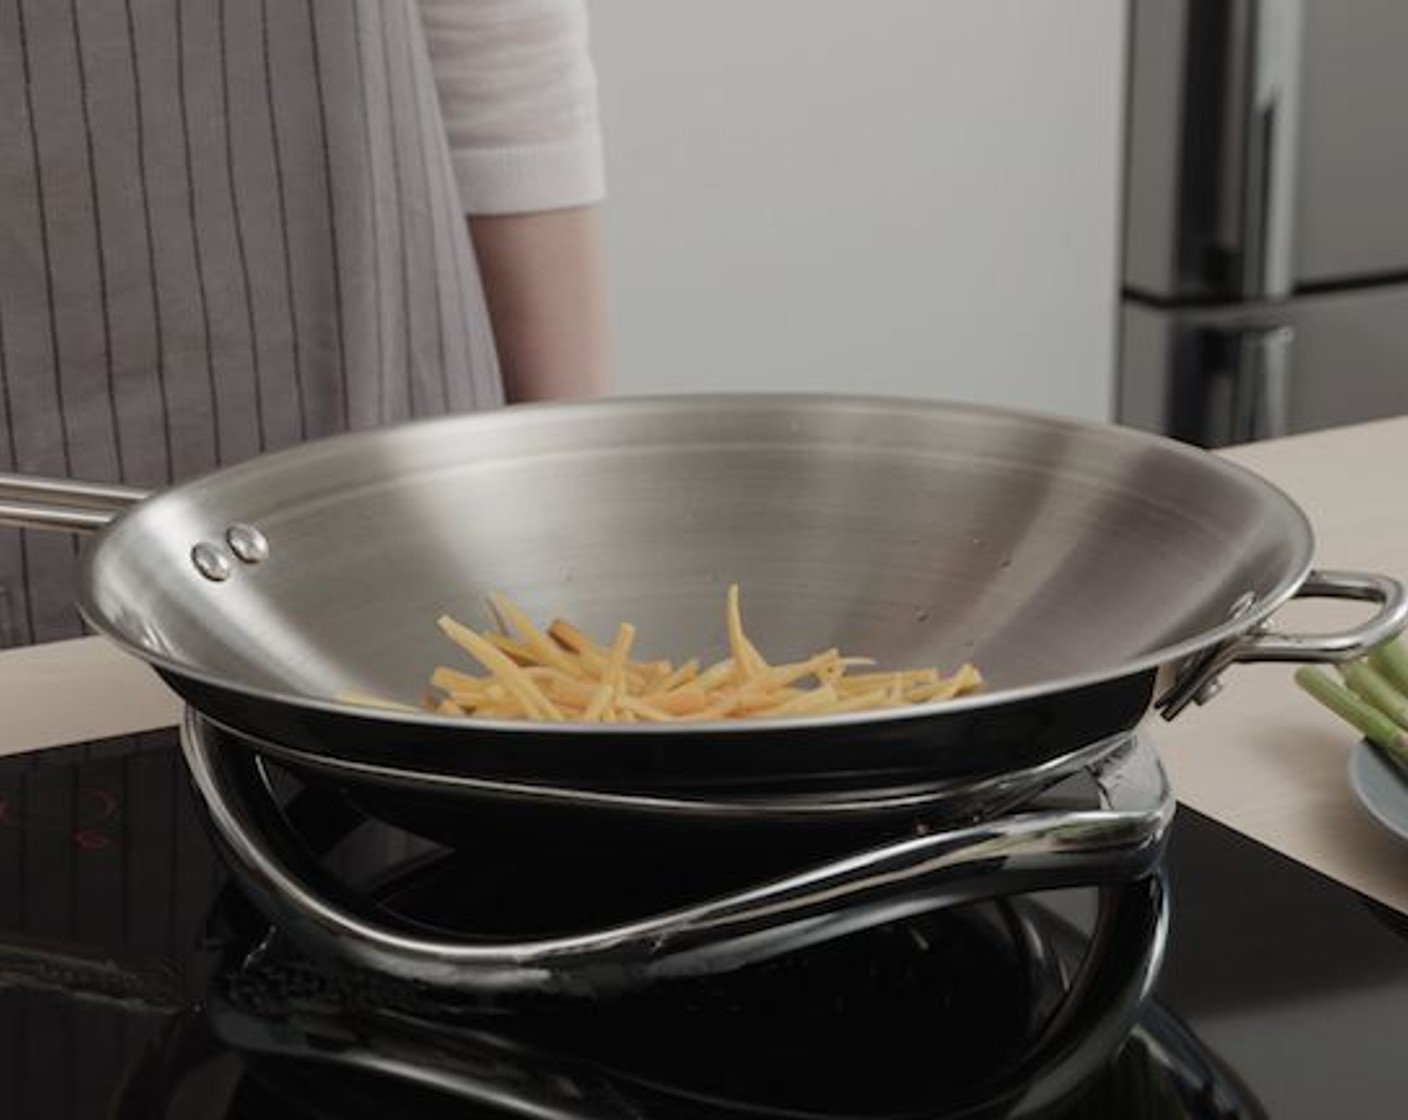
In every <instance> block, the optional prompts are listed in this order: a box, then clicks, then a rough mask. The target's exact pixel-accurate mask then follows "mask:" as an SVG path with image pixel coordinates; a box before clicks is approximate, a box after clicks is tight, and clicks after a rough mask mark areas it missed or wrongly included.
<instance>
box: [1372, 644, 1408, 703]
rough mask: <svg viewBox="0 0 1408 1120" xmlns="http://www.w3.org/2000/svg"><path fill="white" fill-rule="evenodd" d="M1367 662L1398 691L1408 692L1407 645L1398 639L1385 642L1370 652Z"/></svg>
mask: <svg viewBox="0 0 1408 1120" xmlns="http://www.w3.org/2000/svg"><path fill="white" fill-rule="evenodd" d="M1369 664H1370V665H1371V666H1373V668H1374V669H1375V670H1376V671H1377V672H1378V673H1379V674H1380V675H1381V676H1383V677H1385V678H1387V680H1388V682H1389V683H1390V684H1392V685H1393V687H1394V688H1396V689H1398V691H1399V692H1408V646H1405V645H1404V644H1403V642H1402V641H1401V640H1400V639H1397V638H1395V639H1394V640H1393V641H1391V642H1385V643H1384V644H1383V645H1381V646H1379V648H1378V649H1376V650H1374V651H1373V652H1372V653H1370V654H1369Z"/></svg>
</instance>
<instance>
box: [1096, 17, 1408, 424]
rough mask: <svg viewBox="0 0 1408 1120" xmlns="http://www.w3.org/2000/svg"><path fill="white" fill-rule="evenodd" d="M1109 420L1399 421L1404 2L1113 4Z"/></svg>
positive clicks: (1405, 295) (1406, 141)
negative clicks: (1121, 143) (1114, 276)
mask: <svg viewBox="0 0 1408 1120" xmlns="http://www.w3.org/2000/svg"><path fill="white" fill-rule="evenodd" d="M1129 26H1130V55H1129V105H1128V114H1127V127H1128V135H1127V143H1126V169H1125V170H1126V183H1125V237H1124V261H1123V283H1124V295H1123V301H1122V306H1121V332H1120V333H1121V340H1120V366H1119V378H1118V394H1117V405H1116V414H1117V416H1118V418H1119V420H1120V421H1121V422H1123V423H1126V424H1131V425H1133V426H1136V427H1140V428H1145V429H1148V430H1151V431H1159V432H1165V433H1168V434H1171V435H1174V436H1177V437H1178V438H1181V439H1185V440H1189V441H1191V442H1194V443H1198V444H1202V445H1204V446H1210V447H1216V446H1221V445H1223V444H1227V443H1234V442H1241V441H1244V440H1248V439H1255V438H1262V437H1267V436H1274V435H1282V434H1289V433H1294V432H1302V431H1309V430H1313V429H1316V428H1324V427H1330V426H1334V425H1338V424H1346V423H1353V422H1356V421H1361V420H1368V419H1372V418H1376V417H1381V416H1388V415H1397V414H1400V413H1405V412H1408V3H1405V2H1404V0H1131V8H1130V25H1129Z"/></svg>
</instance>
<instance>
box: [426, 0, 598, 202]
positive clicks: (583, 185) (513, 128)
mask: <svg viewBox="0 0 1408 1120" xmlns="http://www.w3.org/2000/svg"><path fill="white" fill-rule="evenodd" d="M419 4H420V11H421V18H422V22H423V25H424V28H425V35H426V42H427V46H428V48H429V51H430V60H431V65H432V68H433V70H434V73H435V85H436V89H437V91H438V92H439V95H440V105H441V110H442V113H443V115H444V119H445V126H446V130H447V131H448V133H449V140H450V153H451V160H452V161H453V165H454V170H455V176H456V179H457V180H458V183H459V190H460V198H461V201H462V203H463V205H464V209H465V212H466V213H468V214H506V213H523V212H528V211H535V210H554V209H560V208H563V207H568V206H581V205H585V204H588V203H592V202H596V201H598V200H599V199H600V198H601V197H602V196H603V194H604V193H605V176H604V172H603V166H602V165H603V160H602V146H601V131H600V124H599V120H598V115H597V96H596V73H595V70H594V69H593V67H592V62H591V56H590V53H589V50H588V38H587V13H586V5H585V0H419Z"/></svg>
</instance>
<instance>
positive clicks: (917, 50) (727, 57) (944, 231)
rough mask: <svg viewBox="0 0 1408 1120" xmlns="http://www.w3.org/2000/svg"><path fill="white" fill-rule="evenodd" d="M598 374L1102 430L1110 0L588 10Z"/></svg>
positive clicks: (648, 2) (1116, 52)
mask: <svg viewBox="0 0 1408 1120" xmlns="http://www.w3.org/2000/svg"><path fill="white" fill-rule="evenodd" d="M590 12H591V18H592V34H593V44H594V53H595V57H596V62H597V67H598V73H599V78H600V82H601V97H602V111H603V116H604V125H605V129H606V142H607V143H606V147H607V161H608V163H607V174H608V183H609V191H610V199H609V202H608V206H607V222H608V250H609V253H610V264H609V269H610V284H611V299H612V316H613V329H614V336H615V337H614V348H615V356H616V377H617V384H618V387H619V389H620V390H621V391H622V392H627V393H640V392H671V391H678V390H701V389H779V390H808V389H818V390H831V391H857V392H860V391H879V392H893V393H900V394H908V395H922V396H940V397H952V398H960V399H965V400H976V401H987V402H993V403H999V404H1007V405H1012V406H1016V407H1023V408H1031V409H1036V410H1040V411H1051V412H1060V413H1065V414H1070V415H1076V416H1083V417H1087V418H1097V419H1103V418H1105V417H1107V416H1108V415H1109V412H1110V401H1111V396H1112V384H1113V371H1114V330H1115V300H1116V294H1117V278H1116V237H1117V226H1118V211H1119V205H1118V185H1119V173H1118V166H1117V165H1118V160H1119V147H1120V127H1121V108H1120V106H1121V99H1122V81H1123V49H1124V3H1123V0H1081V2H1080V3H1072V2H1070V0H592V3H591V6H590Z"/></svg>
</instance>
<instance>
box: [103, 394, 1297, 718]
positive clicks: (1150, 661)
mask: <svg viewBox="0 0 1408 1120" xmlns="http://www.w3.org/2000/svg"><path fill="white" fill-rule="evenodd" d="M743 406H748V407H754V408H756V407H781V406H788V407H805V408H807V409H809V410H811V409H828V408H854V407H856V406H861V407H867V408H872V409H876V410H886V411H892V412H900V411H903V412H908V413H913V412H916V411H918V412H926V413H945V414H950V415H960V416H973V417H980V418H981V417H988V418H994V419H999V420H1007V421H1014V422H1019V423H1027V424H1034V425H1040V426H1042V427H1043V428H1045V429H1047V430H1057V431H1066V432H1072V433H1082V434H1088V435H1103V436H1105V437H1106V438H1114V439H1118V440H1122V441H1125V442H1126V443H1128V444H1131V445H1137V446H1142V447H1147V448H1157V449H1159V450H1161V451H1162V452H1163V453H1166V454H1172V455H1174V456H1176V457H1177V458H1179V459H1182V460H1185V461H1187V462H1191V463H1195V464H1197V467H1196V469H1198V470H1202V471H1207V472H1211V473H1212V474H1214V475H1221V476H1222V477H1224V478H1229V479H1234V480H1236V481H1237V482H1239V483H1240V484H1242V485H1245V486H1249V487H1250V488H1252V489H1253V490H1260V491H1261V492H1262V493H1264V494H1266V495H1267V496H1268V497H1270V498H1271V499H1272V500H1273V501H1275V502H1277V503H1278V504H1279V505H1280V506H1281V507H1282V509H1283V512H1285V513H1286V514H1287V515H1289V521H1290V524H1288V525H1287V530H1288V534H1289V535H1290V536H1292V537H1293V539H1290V540H1288V541H1287V544H1288V546H1289V549H1290V551H1291V552H1292V553H1293V555H1294V557H1295V559H1294V562H1293V563H1290V564H1288V565H1287V573H1286V574H1285V575H1283V576H1282V577H1281V579H1280V580H1279V581H1278V582H1277V583H1276V584H1275V586H1274V587H1273V588H1272V589H1271V590H1270V591H1269V592H1268V593H1267V594H1265V595H1263V596H1261V597H1259V598H1258V599H1257V600H1256V601H1255V602H1254V603H1252V604H1251V605H1250V606H1249V607H1248V608H1247V609H1246V610H1244V611H1243V612H1242V613H1239V614H1236V615H1234V616H1231V617H1229V618H1228V619H1227V620H1226V621H1225V622H1223V623H1220V624H1219V625H1217V626H1214V627H1211V628H1209V629H1207V630H1204V631H1202V632H1201V633H1199V634H1197V635H1194V636H1192V637H1189V638H1185V639H1184V640H1183V641H1181V642H1176V643H1174V644H1172V645H1168V646H1162V647H1159V648H1157V649H1154V650H1151V651H1149V652H1147V653H1145V654H1142V655H1140V656H1139V657H1137V658H1134V659H1131V660H1129V661H1125V662H1122V663H1118V664H1111V665H1109V666H1107V667H1106V668H1104V669H1096V670H1091V671H1089V672H1085V673H1080V674H1075V675H1072V676H1064V677H1057V678H1053V679H1051V680H1046V681H1040V682H1037V683H1034V684H1029V685H1024V686H1021V687H1017V688H1006V689H996V690H993V691H982V692H978V693H973V694H970V695H968V696H964V697H959V698H954V699H949V700H936V701H927V702H925V703H922V704H913V705H908V706H906V707H903V708H887V709H876V710H872V711H867V712H846V713H841V714H839V715H829V716H793V717H787V718H783V719H763V718H758V719H738V720H697V721H695V720H680V721H678V722H673V723H600V724H594V723H580V722H571V721H564V722H561V723H556V722H545V721H540V720H527V719H522V720H507V719H497V720H494V719H476V718H474V717H472V716H442V715H438V714H436V713H433V712H421V711H398V710H396V709H392V708H375V707H370V706H367V705H359V704H352V703H347V702H345V701H338V700H337V699H335V698H332V697H319V696H310V695H307V694H304V693H297V692H286V691H282V690H277V689H264V688H256V687H252V686H249V685H245V684H241V683H238V682H232V681H231V680H229V679H228V678H226V677H223V676H221V675H220V674H219V673H217V672H214V671H212V670H210V669H208V668H205V667H202V666H198V665H193V664H191V663H189V662H185V661H181V660H178V659H176V658H173V657H169V656H167V655H164V654H161V653H157V652H154V651H152V650H150V649H147V648H146V647H145V646H143V645H141V644H140V643H139V642H137V641H135V640H133V639H131V638H129V637H128V636H127V635H126V634H125V633H124V632H123V631H122V629H121V628H120V627H119V626H118V625H117V624H116V623H115V622H113V621H111V620H109V618H108V617H107V615H106V614H105V612H103V611H102V610H101V609H99V607H98V606H97V604H96V603H95V602H94V599H93V578H92V573H93V566H94V563H95V559H96V557H97V556H98V555H99V554H100V553H101V551H102V547H103V541H104V540H105V539H106V538H107V537H108V536H109V535H110V534H111V533H112V532H113V531H114V529H116V528H117V526H119V525H120V524H123V523H125V522H127V521H128V520H129V519H131V518H133V517H135V516H139V515H140V514H141V511H142V510H144V509H146V508H147V507H149V506H152V505H154V504H155V503H158V502H161V501H163V500H164V499H166V498H167V497H175V496H176V495H179V494H182V493H185V492H188V491H189V490H191V489H193V488H194V487H196V486H197V485H199V484H202V483H205V482H207V481H208V480H211V479H215V478H217V477H223V476H227V475H233V474H235V473H237V472H245V471H250V470H265V469H268V466H269V464H271V463H273V462H277V461H283V462H290V461H295V462H296V461H297V460H299V459H302V458H306V457H307V456H308V455H309V454H312V453H315V451H316V450H321V449H324V448H327V447H329V446H331V445H334V444H337V445H341V446H354V445H356V444H359V443H367V444H370V443H375V442H379V441H383V440H385V439H387V438H388V437H392V438H394V437H395V436H396V435H397V434H398V433H403V432H406V431H409V430H413V429H414V430H420V429H427V428H431V427H436V426H445V427H451V426H457V425H461V424H465V423H473V424H489V425H500V424H510V425H511V424H515V423H517V422H518V419H517V418H519V417H523V416H529V415H539V416H542V415H550V414H552V413H580V412H583V411H586V410H593V411H596V410H605V409H612V410H616V411H619V410H622V409H640V410H659V409H662V408H663V409H668V410H670V411H682V410H683V411H693V410H700V411H703V410H708V409H711V408H713V409H717V408H739V407H743ZM1314 552H1315V534H1314V530H1313V528H1312V526H1311V524H1310V520H1309V518H1308V517H1307V515H1306V513H1305V511H1304V510H1303V509H1302V508H1301V507H1300V505H1299V504H1298V503H1297V502H1296V501H1295V500H1294V499H1293V498H1292V497H1291V496H1290V495H1289V494H1287V493H1286V492H1285V491H1284V490H1283V489H1281V487H1279V486H1277V485H1276V484H1275V483H1273V482H1271V481H1269V480H1268V479H1266V478H1264V477H1262V476H1261V475H1260V474H1258V473H1257V472H1256V471H1253V470H1251V469H1250V468H1248V467H1245V466H1243V465H1242V464H1240V463H1236V462H1233V461H1231V460H1228V459H1224V458H1221V457H1219V456H1217V455H1215V454H1213V453H1212V452H1211V451H1209V450H1206V449H1203V448H1198V447H1194V446H1193V445H1191V444H1186V443H1182V442H1180V441H1178V440H1174V439H1171V438H1169V437H1166V436H1161V435H1156V434H1154V433H1150V432H1144V431H1140V430H1138V429H1134V428H1130V427H1127V426H1124V425H1119V424H1115V423H1111V422H1101V421H1085V420H1077V419H1073V418H1070V417H1063V416H1056V415H1051V414H1047V413H1040V412H1033V411H1025V410H1019V409H1010V408H1003V407H997V406H992V405H981V404H968V403H964V402H954V401H946V400H942V399H937V398H921V397H902V396H894V397H892V396H881V395H874V394H836V393H773V392H766V393H700V394H670V395H649V396H623V397H613V398H602V399H597V400H593V401H570V402H558V401H554V402H535V403H529V404H518V405H512V406H506V407H504V408H501V409H497V410H494V411H489V412H474V413H457V414H453V415H449V416H439V417H431V418H427V419H418V420H411V421H407V422H404V423H400V424H396V425H392V426H390V427H383V428H374V429H366V430H361V431H356V432H345V433H342V434H339V435H334V436H328V437H324V438H322V439H317V440H311V441H308V442H306V443H303V444H298V445H295V446H293V447H290V448H286V449H283V450H281V451H276V452H271V453H265V454H262V455H259V456H256V457H255V458H253V459H248V460H244V461H242V462H240V463H236V464H232V465H230V466H227V467H222V468H217V469H216V470H213V471H208V472H205V473H204V474H201V475H198V476H195V477H193V478H191V479H188V480H187V481H185V482H182V483H179V484H177V485H175V486H171V487H167V488H164V489H162V490H159V491H155V492H153V493H152V494H151V495H150V496H148V497H147V498H145V499H143V500H142V501H140V502H137V503H135V504H134V505H132V506H129V507H128V508H127V509H125V510H123V511H122V512H121V513H119V514H118V515H117V516H116V517H114V518H113V519H112V521H110V522H109V523H108V524H107V525H106V526H104V528H103V529H102V530H101V531H100V532H99V533H98V534H97V536H96V538H95V539H94V540H93V541H92V542H90V544H89V547H88V548H86V549H85V550H84V553H83V557H82V560H81V568H80V572H81V578H80V581H79V589H78V595H77V597H76V604H77V606H78V609H79V612H80V613H81V614H82V615H83V617H84V618H85V619H86V620H87V622H88V623H89V625H91V626H92V627H93V628H94V629H95V630H97V631H98V632H99V633H101V634H102V635H103V636H104V637H105V638H106V639H107V640H108V641H111V642H113V643H114V644H115V645H117V646H118V647H119V648H120V649H122V650H123V651H124V652H126V653H129V654H131V655H132V656H134V657H136V658H138V659H139V660H141V661H144V662H146V663H147V664H148V665H149V666H151V667H152V668H153V669H155V670H157V671H158V672H165V673H169V674H172V675H174V676H176V677H179V678H184V679H188V680H192V681H196V682H199V683H201V684H204V685H206V686H208V687H210V688H212V689H215V690H217V691H220V692H223V693H225V694H229V695H237V696H242V697H247V698H249V699H252V700H255V701H258V702H261V703H265V704H271V705H278V706H282V707H285V708H289V709H296V710H299V711H310V712H318V713H322V714H325V715H328V716H334V717H337V718H342V719H357V720H363V721H366V722H368V723H374V724H377V725H381V726H385V725H388V724H390V725H393V726H397V727H403V728H405V729H407V730H414V729H416V728H435V729H440V730H443V729H445V728H453V729H457V730H462V731H463V732H464V734H465V735H466V737H468V736H472V735H473V734H474V733H475V732H476V731H484V732H493V733H494V734H507V735H515V736H523V737H532V736H535V735H542V734H544V733H545V732H550V733H552V734H553V735H567V736H573V737H578V736H580V737H582V738H586V739H594V738H611V737H616V736H630V737H633V738H634V737H640V738H651V737H659V736H667V737H670V738H685V739H688V738H704V737H709V738H714V739H717V738H719V737H726V738H732V737H735V736H747V735H749V734H756V733H758V732H762V731H766V732H772V731H777V732H782V733H787V732H805V731H808V730H812V731H833V730H837V729H844V728H848V727H849V728H860V727H865V728H869V727H876V726H880V725H885V726H888V725H891V724H898V723H904V722H907V721H923V720H928V719H933V718H935V717H937V716H941V715H943V714H944V713H949V712H953V713H960V712H974V711H981V710H983V709H987V708H998V707H1002V706H1004V705H1006V704H1009V703H1018V702H1021V701H1026V700H1035V699H1040V698H1043V697H1054V696H1059V695H1061V694H1062V693H1066V692H1074V691H1078V690H1080V689H1082V688H1085V687H1092V686H1097V685H1100V684H1104V683H1109V682H1113V681H1117V680H1120V679H1123V678H1126V677H1130V676H1133V675H1135V674H1139V673H1144V672H1152V671H1157V670H1159V669H1162V668H1164V667H1165V666H1168V665H1171V664H1174V663H1177V662H1180V661H1183V660H1185V659H1187V658H1189V657H1192V656H1194V655H1196V654H1199V653H1202V652H1204V651H1206V650H1208V649H1210V648H1212V647H1215V646H1217V645H1220V644H1221V643H1223V642H1225V641H1228V640H1230V639H1233V638H1236V637H1239V636H1241V635H1243V634H1245V633H1246V632H1247V631H1248V630H1250V629H1252V628H1253V627H1256V626H1258V625H1259V624H1261V623H1263V622H1265V621H1266V620H1267V619H1268V618H1270V616H1271V615H1273V614H1274V613H1275V612H1276V611H1277V610H1279V609H1280V608H1281V607H1282V606H1284V605H1285V604H1286V603H1287V602H1288V601H1289V600H1290V599H1292V598H1293V597H1294V596H1295V594H1296V591H1297V590H1298V589H1299V587H1300V586H1301V584H1302V583H1304V581H1305V579H1306V577H1307V576H1308V575H1309V574H1310V571H1311V569H1312V567H1313V559H1314ZM979 670H980V671H981V666H979Z"/></svg>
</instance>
